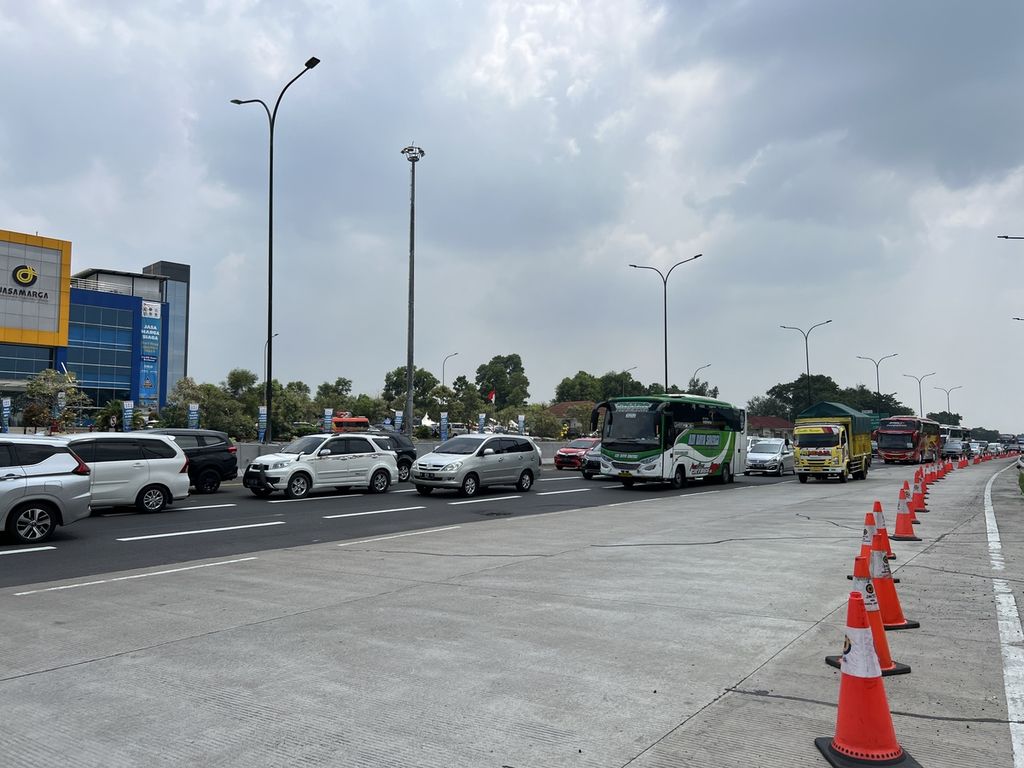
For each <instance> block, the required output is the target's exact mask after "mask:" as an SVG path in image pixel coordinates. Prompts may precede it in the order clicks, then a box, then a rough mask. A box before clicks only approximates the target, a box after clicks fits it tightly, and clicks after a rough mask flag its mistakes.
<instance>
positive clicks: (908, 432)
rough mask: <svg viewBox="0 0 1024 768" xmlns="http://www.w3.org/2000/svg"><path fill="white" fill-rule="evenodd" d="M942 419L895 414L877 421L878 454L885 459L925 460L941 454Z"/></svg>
mask: <svg viewBox="0 0 1024 768" xmlns="http://www.w3.org/2000/svg"><path fill="white" fill-rule="evenodd" d="M939 430H940V427H939V422H937V421H932V420H931V419H922V418H919V417H917V416H892V417H890V418H888V419H882V420H881V422H880V423H879V425H878V432H877V435H878V437H877V440H878V455H879V456H880V457H881V458H882V460H883V461H884V462H885V463H886V464H889V463H893V462H910V463H912V464H922V463H924V462H926V461H935V460H936V459H938V458H939V450H940V448H939Z"/></svg>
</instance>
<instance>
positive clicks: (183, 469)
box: [178, 456, 188, 475]
mask: <svg viewBox="0 0 1024 768" xmlns="http://www.w3.org/2000/svg"><path fill="white" fill-rule="evenodd" d="M178 474H179V475H187V474H188V456H186V457H185V463H184V464H182V465H181V471H180V472H178Z"/></svg>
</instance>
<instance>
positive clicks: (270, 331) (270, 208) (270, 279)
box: [231, 56, 320, 443]
mask: <svg viewBox="0 0 1024 768" xmlns="http://www.w3.org/2000/svg"><path fill="white" fill-rule="evenodd" d="M319 63H320V59H318V58H317V57H316V56H313V57H311V58H310V59H309V61H307V62H306V67H305V69H303V70H302V71H301V72H299V74H297V75H296V76H295V77H293V78H292V79H291V80H289V81H288V84H287V85H285V87H284V88H282V89H281V93H280V94H278V96H277V101H276V102H274V109H273V110H271V109H270V107H268V106H267V103H266V102H265V101H263V99H232V100H231V103H232V104H259V105H260V106H262V107H263V110H264V111H265V112H266V113H267V120H269V121H270V163H269V172H270V178H269V183H268V185H267V198H268V203H267V346H266V358H267V363H266V380H265V381H264V383H263V387H264V401H265V402H266V404H267V429H266V431H265V432H264V433H263V442H264V443H269V442H270V441H271V430H272V426H271V425H272V424H273V419H272V418H271V417H272V414H273V391H272V388H271V386H270V381H271V379H272V378H273V368H274V341H273V339H274V336H276V335H277V334H275V333H274V125H275V123H276V122H277V108H278V107H279V106H281V99H282V98H283V97H284V92H285V91H287V90H288V88H289V87H290V86H291V84H292V83H294V82H295V81H296V80H298V79H299V78H300V77H302V76H303V75H304V74H306V73H307V72H308V71H309V70H311V69H312V68H313V67H315V66H316V65H317V64H319Z"/></svg>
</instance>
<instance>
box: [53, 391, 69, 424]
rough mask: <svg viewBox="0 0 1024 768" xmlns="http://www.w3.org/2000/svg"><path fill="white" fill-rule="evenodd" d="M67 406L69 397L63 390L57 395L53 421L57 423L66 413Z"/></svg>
mask: <svg viewBox="0 0 1024 768" xmlns="http://www.w3.org/2000/svg"><path fill="white" fill-rule="evenodd" d="M66 404H67V395H66V394H65V393H64V391H63V390H61V391H60V392H58V393H57V402H55V403H54V404H53V419H54V420H55V421H56V420H57V419H59V418H60V417H61V414H62V413H64V406H65V405H66Z"/></svg>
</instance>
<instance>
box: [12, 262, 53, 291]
mask: <svg viewBox="0 0 1024 768" xmlns="http://www.w3.org/2000/svg"><path fill="white" fill-rule="evenodd" d="M11 278H12V279H13V280H14V283H15V285H14V286H7V285H4V286H0V296H17V297H19V298H23V299H48V298H50V294H49V293H48V292H47V291H32V290H29V289H30V288H31V287H32V286H33V285H35V284H36V281H37V280H38V279H39V272H38V271H37V270H36V268H35V267H32V266H29V265H28V264H19V265H18V266H16V267H15V268H14V269H12V270H11Z"/></svg>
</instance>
